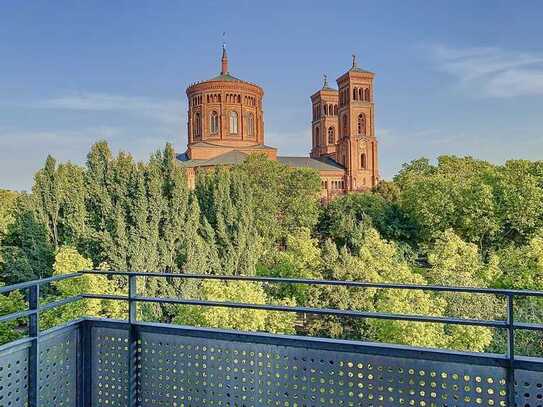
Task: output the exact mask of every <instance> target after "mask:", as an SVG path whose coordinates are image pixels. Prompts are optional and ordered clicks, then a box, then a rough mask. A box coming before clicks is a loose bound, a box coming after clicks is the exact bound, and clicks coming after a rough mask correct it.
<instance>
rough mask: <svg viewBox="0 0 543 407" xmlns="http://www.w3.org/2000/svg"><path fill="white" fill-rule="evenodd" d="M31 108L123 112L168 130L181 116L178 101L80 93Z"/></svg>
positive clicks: (60, 97)
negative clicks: (141, 117)
mask: <svg viewBox="0 0 543 407" xmlns="http://www.w3.org/2000/svg"><path fill="white" fill-rule="evenodd" d="M35 107H38V108H44V109H60V110H74V111H94V112H127V113H131V114H135V115H139V116H144V117H147V118H150V119H153V120H156V121H158V122H160V123H161V124H163V125H168V126H170V125H174V124H179V122H180V121H181V120H182V118H183V116H184V115H183V114H182V109H183V107H182V103H181V101H176V100H158V99H151V98H146V97H140V96H123V95H113V94H108V93H93V92H81V93H77V94H71V95H64V96H59V97H53V98H49V99H45V100H42V101H39V102H38V103H37V104H36V105H35Z"/></svg>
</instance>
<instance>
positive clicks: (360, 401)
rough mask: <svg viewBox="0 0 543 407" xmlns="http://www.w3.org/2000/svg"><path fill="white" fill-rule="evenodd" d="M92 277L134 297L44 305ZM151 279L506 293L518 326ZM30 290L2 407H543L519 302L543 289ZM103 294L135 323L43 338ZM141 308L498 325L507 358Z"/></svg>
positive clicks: (0, 374)
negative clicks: (253, 328)
mask: <svg viewBox="0 0 543 407" xmlns="http://www.w3.org/2000/svg"><path fill="white" fill-rule="evenodd" d="M82 273H92V274H103V275H108V276H125V277H126V278H127V279H128V288H129V289H128V295H127V296H122V295H99V294H85V293H82V294H81V295H77V296H73V297H69V298H66V299H63V300H61V301H57V302H54V303H49V304H45V305H40V302H39V297H40V286H42V285H44V284H48V283H51V282H54V281H59V280H64V279H71V278H78V277H79V276H81V275H82ZM140 277H154V278H181V279H202V280H204V279H216V280H236V281H240V280H243V281H256V282H262V283H270V284H273V283H283V284H284V283H289V284H308V285H330V286H344V287H352V288H356V287H357V288H360V289H364V288H378V289H400V290H424V291H431V292H451V293H470V294H481V295H483V294H484V295H495V296H500V297H504V298H506V306H507V309H506V311H507V313H506V315H507V318H506V320H478V319H462V318H448V317H436V316H428V315H426V316H424V315H400V314H389V313H382V312H364V311H350V310H338V309H321V308H308V307H288V306H281V305H263V304H245V303H235V302H217V301H201V300H191V299H181V298H154V297H144V296H140V295H138V293H137V290H136V281H137V279H138V278H140ZM13 290H28V303H29V308H28V309H27V310H24V311H19V312H16V313H12V314H9V315H4V316H0V322H6V321H11V320H15V319H20V318H28V326H29V330H28V331H29V332H28V337H27V338H24V339H20V340H17V341H14V342H11V343H8V344H5V345H2V346H1V347H0V407H7V406H10V407H13V406H31V407H35V406H41V407H49V406H78V407H79V406H81V407H83V406H85V407H86V406H108V407H109V406H130V407H132V406H145V407H146V406H176V407H180V406H184V407H188V406H198V407H199V406H239V407H242V406H247V407H249V406H289V407H294V406H296V407H303V406H307V407H309V406H447V407H450V406H469V405H473V406H515V405H516V406H523V407H541V406H542V405H543V357H542V358H537V357H536V358H533V357H532V358H529V357H523V356H517V355H515V332H516V331H518V330H530V331H543V324H536V323H526V322H519V321H516V320H515V318H514V308H513V304H514V300H515V298H521V297H539V298H543V292H539V291H519V290H497V289H488V288H466V287H442V286H421V285H403V284H376V283H365V282H356V281H330V280H307V279H293V278H273V277H244V276H211V275H205V276H204V275H191V274H165V273H145V272H142V273H132V272H116V271H83V272H81V273H74V274H69V275H62V276H55V277H51V278H46V279H42V280H36V281H31V282H27V283H21V284H16V285H12V286H6V287H0V294H1V293H6V292H10V291H13ZM83 298H98V299H109V300H119V301H127V302H128V319H127V320H126V321H117V320H109V319H101V318H83V319H78V320H75V321H71V322H69V323H66V324H64V325H62V326H59V327H57V328H54V329H51V330H48V331H44V332H40V330H39V315H40V313H41V312H43V311H47V310H50V309H53V308H55V307H58V306H61V305H65V304H68V303H71V302H75V301H79V300H81V299H83ZM137 303H167V304H185V305H199V306H210V307H228V308H238V309H239V308H242V309H255V310H268V311H282V312H295V313H302V314H314V315H333V316H339V317H350V318H376V319H386V320H397V321H411V322H426V323H440V324H454V325H467V326H481V327H489V328H494V329H497V330H504V331H505V332H506V333H507V339H508V341H507V344H508V346H507V351H506V353H504V354H488V353H470V352H455V351H448V350H432V349H423V348H415V347H409V346H400V345H390V344H377V343H368V342H358V341H346V340H333V339H324V338H313V337H304V336H287V335H272V334H267V333H247V332H239V331H233V330H223V329H211V328H196V327H188V326H176V325H169V324H158V323H147V322H142V321H138V319H137V314H136V304H137Z"/></svg>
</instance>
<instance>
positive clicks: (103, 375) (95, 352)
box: [91, 328, 128, 407]
mask: <svg viewBox="0 0 543 407" xmlns="http://www.w3.org/2000/svg"><path fill="white" fill-rule="evenodd" d="M91 375H92V390H91V391H92V405H93V406H112V407H124V406H126V405H127V404H128V398H127V395H128V334H127V331H125V330H122V329H111V328H93V329H92V369H91Z"/></svg>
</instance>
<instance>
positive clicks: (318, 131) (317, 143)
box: [315, 127, 320, 146]
mask: <svg viewBox="0 0 543 407" xmlns="http://www.w3.org/2000/svg"><path fill="white" fill-rule="evenodd" d="M319 140H320V130H319V128H318V127H315V146H318V145H319Z"/></svg>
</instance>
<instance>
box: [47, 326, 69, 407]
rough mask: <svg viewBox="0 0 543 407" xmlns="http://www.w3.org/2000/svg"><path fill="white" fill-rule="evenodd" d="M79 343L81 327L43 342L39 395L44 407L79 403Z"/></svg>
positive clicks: (57, 334)
mask: <svg viewBox="0 0 543 407" xmlns="http://www.w3.org/2000/svg"><path fill="white" fill-rule="evenodd" d="M78 342H79V329H78V328H77V327H73V328H72V329H70V330H69V331H64V332H60V333H56V334H54V335H50V336H45V337H44V338H43V339H42V340H41V341H40V369H39V372H40V373H39V377H40V387H39V393H38V394H39V398H40V402H41V405H42V406H55V407H56V406H58V407H67V406H70V407H71V406H76V405H77V367H78V365H77V358H78V352H77V351H78Z"/></svg>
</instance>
